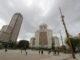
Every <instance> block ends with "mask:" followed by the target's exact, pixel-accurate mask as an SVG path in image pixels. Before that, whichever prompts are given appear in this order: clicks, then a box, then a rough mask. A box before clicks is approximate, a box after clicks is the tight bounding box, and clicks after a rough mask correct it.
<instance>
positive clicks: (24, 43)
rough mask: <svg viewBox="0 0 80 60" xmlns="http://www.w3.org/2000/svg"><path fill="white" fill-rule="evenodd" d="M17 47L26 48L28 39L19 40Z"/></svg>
mask: <svg viewBox="0 0 80 60" xmlns="http://www.w3.org/2000/svg"><path fill="white" fill-rule="evenodd" d="M18 47H19V48H21V49H27V48H29V41H27V40H21V41H19V43H18Z"/></svg>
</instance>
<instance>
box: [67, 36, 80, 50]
mask: <svg viewBox="0 0 80 60" xmlns="http://www.w3.org/2000/svg"><path fill="white" fill-rule="evenodd" d="M70 41H71V44H72V47H73V50H74V51H75V48H76V47H80V39H79V38H77V37H70ZM66 44H67V45H69V44H68V40H67V39H66Z"/></svg>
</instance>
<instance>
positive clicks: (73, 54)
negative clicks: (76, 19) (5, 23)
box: [59, 8, 76, 59]
mask: <svg viewBox="0 0 80 60" xmlns="http://www.w3.org/2000/svg"><path fill="white" fill-rule="evenodd" d="M59 10H60V13H61V18H62V23H63V25H64V29H65V32H66V35H67V39H68V43H69V46H70V49H71V52H72V56H73V58H74V59H75V58H76V57H75V53H74V51H73V47H72V44H71V41H70V38H69V34H68V31H67V28H66V24H65V22H64V16H63V15H62V12H61V9H60V8H59Z"/></svg>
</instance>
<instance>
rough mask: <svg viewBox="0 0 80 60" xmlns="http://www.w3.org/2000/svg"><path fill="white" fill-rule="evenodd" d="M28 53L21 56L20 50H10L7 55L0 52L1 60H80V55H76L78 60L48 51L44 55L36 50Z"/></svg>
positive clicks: (23, 52)
mask: <svg viewBox="0 0 80 60" xmlns="http://www.w3.org/2000/svg"><path fill="white" fill-rule="evenodd" d="M27 52H28V54H27V55H26V53H25V51H22V54H21V51H20V50H8V51H7V52H6V53H5V51H4V50H0V60H80V55H79V54H76V58H77V59H72V56H71V54H63V53H60V55H59V56H55V55H53V53H51V54H48V52H47V51H44V54H43V55H41V54H39V52H38V51H34V50H27Z"/></svg>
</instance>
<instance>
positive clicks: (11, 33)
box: [0, 13, 23, 42]
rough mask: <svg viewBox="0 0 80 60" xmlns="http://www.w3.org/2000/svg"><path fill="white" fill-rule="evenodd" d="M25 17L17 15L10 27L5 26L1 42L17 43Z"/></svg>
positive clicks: (1, 34) (2, 30) (0, 35)
mask: <svg viewBox="0 0 80 60" xmlns="http://www.w3.org/2000/svg"><path fill="white" fill-rule="evenodd" d="M22 21H23V17H22V15H21V14H20V13H15V14H14V15H13V17H12V19H11V22H10V24H9V25H5V26H3V27H2V29H1V33H0V41H2V42H10V41H13V42H16V41H17V37H18V34H19V31H20V27H21V24H22Z"/></svg>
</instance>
